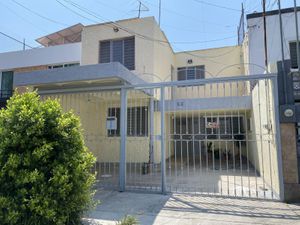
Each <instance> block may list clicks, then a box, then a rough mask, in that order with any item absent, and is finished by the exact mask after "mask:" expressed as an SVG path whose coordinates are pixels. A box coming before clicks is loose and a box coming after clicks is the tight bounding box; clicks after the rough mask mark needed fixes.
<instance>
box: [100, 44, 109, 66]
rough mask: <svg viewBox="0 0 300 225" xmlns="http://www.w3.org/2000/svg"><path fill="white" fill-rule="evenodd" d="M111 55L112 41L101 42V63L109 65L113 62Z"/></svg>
mask: <svg viewBox="0 0 300 225" xmlns="http://www.w3.org/2000/svg"><path fill="white" fill-rule="evenodd" d="M110 55H111V50H110V41H101V42H100V57H99V63H109V62H110V61H111V60H110Z"/></svg>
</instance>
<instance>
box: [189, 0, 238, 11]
mask: <svg viewBox="0 0 300 225" xmlns="http://www.w3.org/2000/svg"><path fill="white" fill-rule="evenodd" d="M194 1H195V2H198V3H201V4H205V5H210V6H214V7H217V8H220V9H227V10H231V11H235V12H241V10H240V9H234V8H229V7H227V6H223V5H217V4H214V3H211V2H206V1H202V0H194Z"/></svg>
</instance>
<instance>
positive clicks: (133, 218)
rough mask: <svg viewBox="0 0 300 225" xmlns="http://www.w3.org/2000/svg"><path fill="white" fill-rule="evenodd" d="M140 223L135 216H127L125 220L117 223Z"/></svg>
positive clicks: (134, 224)
mask: <svg viewBox="0 0 300 225" xmlns="http://www.w3.org/2000/svg"><path fill="white" fill-rule="evenodd" d="M138 224H139V222H138V220H137V219H136V218H135V217H134V216H130V215H127V216H125V217H124V218H123V219H121V220H120V221H119V222H117V223H116V225H138Z"/></svg>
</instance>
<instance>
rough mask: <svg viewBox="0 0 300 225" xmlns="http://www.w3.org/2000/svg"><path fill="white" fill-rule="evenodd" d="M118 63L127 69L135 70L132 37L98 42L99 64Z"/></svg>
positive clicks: (133, 41) (133, 40)
mask: <svg viewBox="0 0 300 225" xmlns="http://www.w3.org/2000/svg"><path fill="white" fill-rule="evenodd" d="M109 62H119V63H121V64H123V65H124V66H125V67H126V68H127V69H129V70H134V69H135V39H134V37H130V38H125V39H120V40H108V41H101V42H100V53H99V63H109Z"/></svg>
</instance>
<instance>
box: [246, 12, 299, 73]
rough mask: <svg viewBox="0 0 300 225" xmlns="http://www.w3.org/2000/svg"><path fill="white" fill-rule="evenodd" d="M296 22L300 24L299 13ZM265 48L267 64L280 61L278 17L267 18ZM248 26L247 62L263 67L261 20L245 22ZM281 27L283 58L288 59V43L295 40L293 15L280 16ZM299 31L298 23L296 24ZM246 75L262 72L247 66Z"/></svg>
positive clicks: (259, 18) (254, 67)
mask: <svg viewBox="0 0 300 225" xmlns="http://www.w3.org/2000/svg"><path fill="white" fill-rule="evenodd" d="M298 21H299V22H300V13H299V12H298ZM266 23H267V47H268V60H269V64H274V63H276V62H277V61H279V60H281V45H280V29H279V16H278V15H271V16H267V22H266ZM247 25H248V35H247V36H248V40H247V39H246V41H248V43H246V45H248V47H249V52H248V54H249V55H248V57H249V62H250V63H254V64H258V65H259V66H261V67H264V64H265V62H264V60H265V54H264V35H263V18H262V17H258V18H252V19H248V20H247ZM282 26H283V34H284V57H285V59H290V52H289V42H291V41H295V40H296V27H295V15H294V13H284V14H282ZM298 26H299V29H300V23H299V24H298ZM246 72H247V73H248V74H259V73H263V72H264V70H263V69H262V68H259V67H258V66H254V65H249V70H248V71H246Z"/></svg>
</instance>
